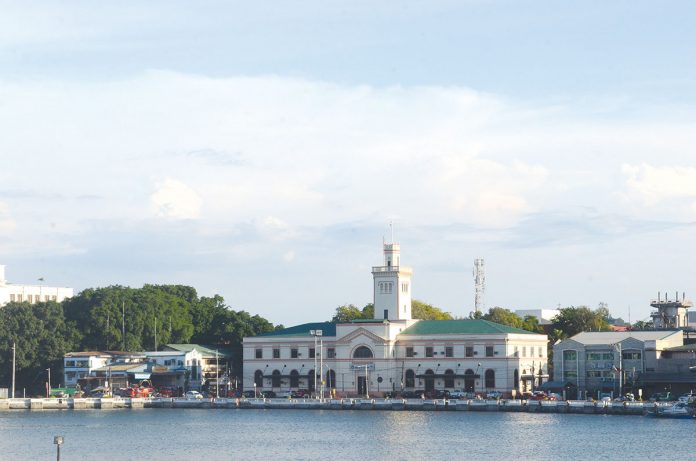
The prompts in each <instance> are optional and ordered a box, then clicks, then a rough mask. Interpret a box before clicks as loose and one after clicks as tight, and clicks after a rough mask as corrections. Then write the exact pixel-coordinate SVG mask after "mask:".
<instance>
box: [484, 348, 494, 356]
mask: <svg viewBox="0 0 696 461" xmlns="http://www.w3.org/2000/svg"><path fill="white" fill-rule="evenodd" d="M486 357H493V346H486Z"/></svg>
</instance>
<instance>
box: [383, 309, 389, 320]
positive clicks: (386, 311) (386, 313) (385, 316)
mask: <svg viewBox="0 0 696 461" xmlns="http://www.w3.org/2000/svg"><path fill="white" fill-rule="evenodd" d="M388 318H389V309H384V320H387V319H388Z"/></svg>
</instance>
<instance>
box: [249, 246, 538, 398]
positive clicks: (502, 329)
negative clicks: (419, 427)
mask: <svg viewBox="0 0 696 461" xmlns="http://www.w3.org/2000/svg"><path fill="white" fill-rule="evenodd" d="M400 259H401V255H400V247H399V245H398V244H395V243H389V244H385V245H384V264H383V265H382V266H375V267H373V268H372V275H373V281H374V284H373V296H374V306H375V313H374V318H373V319H369V320H355V321H353V322H350V323H338V324H334V323H330V322H322V323H307V324H303V325H297V326H294V327H290V328H286V329H284V330H280V331H274V332H271V333H268V334H264V335H260V336H256V337H248V338H244V341H243V363H244V366H243V376H244V389H245V390H255V391H257V392H258V391H273V392H274V393H276V394H279V393H280V394H281V395H282V394H284V393H290V392H292V391H302V390H305V391H308V392H310V393H315V394H321V393H322V391H323V394H324V395H325V396H328V395H330V394H335V395H340V396H358V395H363V396H375V395H376V396H382V395H384V394H386V393H392V392H402V393H403V392H416V391H422V392H423V393H426V394H427V393H435V391H443V390H463V391H465V392H471V393H479V394H485V393H487V392H491V391H497V392H500V393H504V394H510V393H511V392H512V390H516V391H531V390H532V389H534V387H535V386H539V385H540V383H541V381H542V380H543V379H545V378H546V377H547V374H546V372H547V357H546V346H547V337H546V335H540V334H535V333H531V332H528V331H525V330H520V329H516V328H512V327H508V326H505V325H500V324H496V323H493V322H488V321H485V320H475V319H465V320H417V319H412V318H411V277H412V273H413V272H412V270H411V269H410V268H408V267H405V266H403V265H401V261H400Z"/></svg>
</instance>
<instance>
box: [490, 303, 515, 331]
mask: <svg viewBox="0 0 696 461" xmlns="http://www.w3.org/2000/svg"><path fill="white" fill-rule="evenodd" d="M483 319H484V320H488V321H490V322H495V323H500V324H502V325H507V326H510V327H514V328H522V324H523V323H524V321H523V320H522V318H520V316H519V315H517V314H515V313H514V312H512V311H510V310H509V309H504V308H502V307H491V308H490V309H488V313H487V314H485V315H484V316H483Z"/></svg>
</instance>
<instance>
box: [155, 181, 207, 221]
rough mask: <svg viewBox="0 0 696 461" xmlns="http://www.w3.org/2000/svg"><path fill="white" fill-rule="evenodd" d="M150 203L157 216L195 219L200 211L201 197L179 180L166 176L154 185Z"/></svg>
mask: <svg viewBox="0 0 696 461" xmlns="http://www.w3.org/2000/svg"><path fill="white" fill-rule="evenodd" d="M156 188H157V189H156V190H155V192H153V194H152V195H151V196H150V203H151V205H152V208H153V211H154V213H155V215H156V216H157V217H160V218H169V219H196V218H198V217H200V213H201V203H202V201H201V198H200V197H199V195H198V194H197V193H196V191H194V190H193V189H192V188H190V187H189V186H187V185H186V184H184V183H183V182H181V181H177V180H175V179H171V178H167V179H165V180H164V181H162V182H160V183H158V184H157V185H156Z"/></svg>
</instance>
